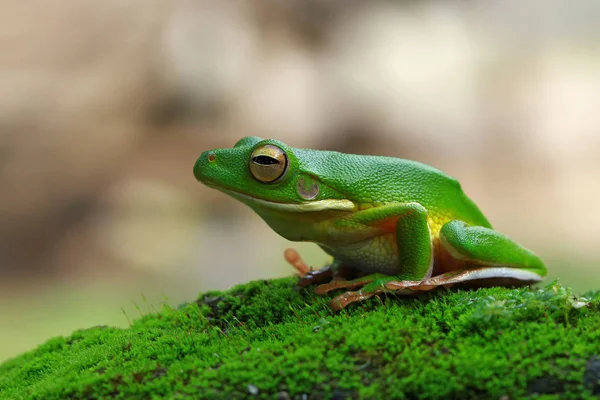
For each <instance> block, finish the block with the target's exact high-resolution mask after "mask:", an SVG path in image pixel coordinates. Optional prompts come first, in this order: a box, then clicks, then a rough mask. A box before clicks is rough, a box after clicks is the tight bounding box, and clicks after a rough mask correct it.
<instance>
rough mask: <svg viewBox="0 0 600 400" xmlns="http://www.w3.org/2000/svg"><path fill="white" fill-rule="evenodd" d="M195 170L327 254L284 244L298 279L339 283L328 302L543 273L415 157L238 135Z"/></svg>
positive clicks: (453, 185) (321, 286)
mask: <svg viewBox="0 0 600 400" xmlns="http://www.w3.org/2000/svg"><path fill="white" fill-rule="evenodd" d="M194 175H195V177H196V179H197V180H199V181H200V182H202V183H204V184H205V185H207V186H209V187H212V188H215V189H218V190H220V191H222V192H224V193H226V194H228V195H229V196H232V197H233V198H235V199H237V200H239V201H241V202H242V203H244V204H246V205H248V206H249V207H250V208H252V209H253V210H254V211H255V212H256V213H257V214H258V215H259V216H260V217H261V218H262V219H263V220H264V221H265V222H266V223H267V224H268V225H269V226H270V227H271V228H272V229H273V230H274V231H275V232H277V233H278V234H279V235H281V236H283V237H284V238H286V239H288V240H291V241H307V242H314V243H316V244H317V245H318V246H320V247H321V248H322V249H323V250H324V251H325V252H327V253H328V254H329V255H331V256H333V262H332V263H331V264H330V265H328V266H326V267H324V268H322V269H320V270H317V271H312V270H310V269H309V268H308V267H306V265H305V264H304V263H303V261H302V260H301V258H300V257H299V255H298V254H297V253H296V252H295V251H294V250H291V249H288V251H286V258H287V260H288V262H290V263H291V264H292V265H293V266H295V267H296V268H297V269H298V271H299V272H300V275H301V278H300V281H299V284H300V285H301V286H304V287H306V286H309V285H312V284H317V285H318V286H316V288H315V292H316V293H317V294H325V293H327V292H329V291H332V290H335V289H343V290H346V292H345V293H343V294H340V295H338V296H337V297H335V298H333V300H332V301H331V304H330V305H331V308H332V309H334V310H340V309H342V308H344V307H345V306H347V305H348V304H350V303H352V302H356V301H362V300H365V299H367V298H369V297H371V296H373V295H376V294H381V293H396V294H412V293H416V292H422V291H427V290H431V289H434V288H436V287H439V286H444V287H450V286H453V285H458V286H461V287H480V286H490V285H498V286H513V285H514V286H520V285H528V284H531V283H534V282H538V281H540V280H541V279H542V278H543V277H544V276H545V275H546V267H545V266H544V264H543V262H542V261H541V260H540V259H539V258H538V256H536V255H535V254H534V253H533V252H531V251H530V250H528V249H526V248H525V247H523V246H521V245H519V244H517V243H516V242H514V241H513V240H511V239H510V238H508V237H507V236H505V235H503V234H501V233H499V232H496V231H495V230H493V229H492V227H491V225H490V223H489V222H488V220H487V219H486V217H485V216H484V215H483V214H482V212H481V211H480V210H479V208H478V207H477V206H476V205H475V204H474V203H473V201H471V200H470V199H469V198H468V197H467V196H466V195H465V193H464V192H463V190H462V188H461V185H460V184H459V183H458V181H456V180H455V179H453V178H451V177H450V176H448V175H446V174H444V173H443V172H441V171H439V170H437V169H435V168H433V167H430V166H428V165H425V164H421V163H418V162H415V161H409V160H404V159H400V158H393V157H383V156H366V155H356V154H345V153H339V152H334V151H321V150H312V149H300V148H293V147H290V146H288V145H286V144H285V143H282V142H281V141H278V140H273V139H266V140H263V139H261V138H258V137H245V138H243V139H241V140H239V141H238V142H237V143H236V144H235V146H234V147H233V148H226V149H216V150H210V151H205V152H204V153H202V154H201V155H200V157H199V158H198V160H197V161H196V163H195V165H194Z"/></svg>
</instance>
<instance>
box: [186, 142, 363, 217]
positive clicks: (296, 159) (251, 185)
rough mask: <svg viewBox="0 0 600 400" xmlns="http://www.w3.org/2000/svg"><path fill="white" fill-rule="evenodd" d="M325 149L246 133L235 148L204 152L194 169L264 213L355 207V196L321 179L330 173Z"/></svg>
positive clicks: (197, 174) (208, 181) (201, 177)
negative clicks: (291, 144) (301, 146)
mask: <svg viewBox="0 0 600 400" xmlns="http://www.w3.org/2000/svg"><path fill="white" fill-rule="evenodd" d="M325 153H328V152H319V151H316V150H309V149H296V148H292V147H289V146H287V145H286V144H285V143H282V142H280V141H278V140H273V139H266V140H263V139H261V138H258V137H245V138H243V139H241V140H240V141H238V142H237V143H236V144H235V146H234V147H233V148H228V149H216V150H210V151H205V152H204V153H202V155H200V158H198V161H196V164H195V165H194V175H195V177H196V179H198V180H199V181H200V182H202V183H204V184H205V185H207V186H210V187H213V188H216V189H218V190H221V191H222V192H225V193H226V194H228V195H230V196H232V197H234V198H236V199H238V200H240V201H242V202H243V203H245V204H247V205H249V206H250V207H252V208H253V209H255V210H256V211H257V212H259V213H260V214H263V217H264V213H265V212H266V213H269V212H277V213H279V214H280V213H281V212H283V213H286V214H289V213H311V212H319V211H334V212H340V211H341V212H347V211H352V210H354V209H355V204H354V202H353V201H352V199H349V198H347V196H346V195H344V194H343V193H342V191H341V190H340V188H335V187H332V186H331V184H326V183H324V181H323V179H321V178H322V177H324V176H327V175H329V172H327V171H324V169H326V164H327V162H325V163H324V160H325V159H324V155H325ZM338 154H339V153H338Z"/></svg>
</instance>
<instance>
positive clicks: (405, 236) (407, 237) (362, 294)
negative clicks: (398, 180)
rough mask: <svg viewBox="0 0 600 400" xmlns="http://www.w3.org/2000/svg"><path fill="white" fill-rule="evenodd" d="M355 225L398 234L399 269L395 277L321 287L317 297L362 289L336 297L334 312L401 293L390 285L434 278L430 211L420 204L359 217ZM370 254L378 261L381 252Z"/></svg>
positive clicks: (377, 276)
mask: <svg viewBox="0 0 600 400" xmlns="http://www.w3.org/2000/svg"><path fill="white" fill-rule="evenodd" d="M352 223H353V224H357V223H358V224H364V225H368V226H371V227H379V228H380V230H381V232H380V234H390V233H392V234H394V236H395V238H396V245H397V247H398V251H397V254H398V260H397V266H398V268H397V269H396V270H395V271H394V275H387V274H383V273H376V274H371V275H366V276H363V277H361V278H358V279H354V280H349V281H336V280H333V281H331V282H330V283H327V284H323V285H319V286H317V288H316V289H315V293H317V294H324V293H327V292H329V291H331V290H334V289H355V288H359V287H362V289H360V290H358V291H355V292H346V293H343V294H341V295H339V296H337V297H335V298H334V299H333V300H332V301H331V304H330V306H331V308H332V309H334V310H339V309H342V308H344V307H345V306H347V305H348V304H350V303H352V302H356V301H362V300H365V299H367V298H369V297H372V296H374V295H376V294H380V293H386V292H395V291H397V290H398V289H399V288H398V289H396V288H388V287H387V286H386V284H387V283H388V282H396V281H398V280H402V281H404V282H414V283H415V284H417V283H418V282H420V281H421V280H422V279H424V278H428V277H429V276H430V275H431V272H432V269H433V249H432V243H431V233H430V231H429V225H428V223H427V210H426V209H425V208H424V207H423V206H421V205H420V204H418V203H406V204H403V203H400V204H390V205H387V206H383V207H378V208H372V209H369V210H365V211H363V212H361V213H358V214H356V215H355V216H354V217H353V220H352ZM382 250H383V249H381V251H382ZM370 251H372V252H373V253H372V254H369V257H371V258H377V257H378V254H377V251H380V249H379V248H377V247H373V248H372V249H371V250H370ZM408 291H409V292H410V291H411V290H408Z"/></svg>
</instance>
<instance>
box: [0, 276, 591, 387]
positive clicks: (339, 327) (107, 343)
mask: <svg viewBox="0 0 600 400" xmlns="http://www.w3.org/2000/svg"><path fill="white" fill-rule="evenodd" d="M329 299H330V297H327V296H325V297H320V296H315V295H314V294H312V293H311V292H310V291H307V290H303V289H302V290H301V289H298V288H296V287H295V279H293V278H288V279H280V280H273V281H259V282H251V283H248V284H245V285H240V286H237V287H235V288H233V289H232V290H230V291H227V292H210V293H206V294H204V295H202V296H201V297H200V298H199V299H198V301H197V302H194V303H190V304H185V305H182V306H180V307H179V309H173V308H168V307H165V309H164V310H162V311H161V312H159V313H156V314H152V315H147V316H145V317H143V318H141V319H140V320H138V321H135V322H134V323H133V325H132V326H131V327H129V328H128V329H116V328H110V327H96V328H92V329H87V330H83V331H77V332H75V333H73V335H72V336H70V337H65V338H63V337H60V338H55V339H52V340H50V341H48V342H47V343H45V344H43V345H42V346H40V347H38V348H37V349H35V350H33V351H31V352H28V353H26V354H23V355H21V356H20V357H17V358H14V359H12V360H9V361H7V362H5V363H4V364H2V365H0V398H1V399H88V398H164V397H167V398H176V399H178V398H188V397H189V398H194V399H196V398H211V399H212V398H215V399H218V398H223V399H230V398H232V399H237V398H247V397H252V396H255V397H258V398H281V399H286V398H303V395H307V397H306V396H305V397H304V398H340V399H341V398H422V399H433V398H457V399H466V398H494V399H498V398H501V397H502V396H508V398H525V397H528V396H529V397H538V398H542V397H543V398H561V399H562V398H573V399H579V398H585V397H592V396H593V395H598V394H600V381H599V379H600V292H596V293H588V294H587V295H586V297H585V298H582V297H575V296H573V295H571V293H570V292H569V290H568V289H566V288H564V287H562V286H560V285H559V284H556V283H554V284H551V285H548V286H547V287H546V288H544V289H541V290H530V289H502V288H491V289H480V290H477V291H439V292H437V293H434V294H426V295H424V296H420V297H417V298H409V299H407V298H396V297H393V296H389V297H381V298H379V299H378V298H375V299H372V300H369V301H366V302H364V303H362V304H358V305H351V306H350V307H348V309H346V310H344V311H342V312H340V313H333V312H331V311H330V310H329V308H328V306H327V303H328V301H329Z"/></svg>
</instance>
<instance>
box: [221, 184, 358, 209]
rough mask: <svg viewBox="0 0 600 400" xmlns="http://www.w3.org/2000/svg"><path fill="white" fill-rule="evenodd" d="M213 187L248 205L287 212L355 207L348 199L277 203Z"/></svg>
mask: <svg viewBox="0 0 600 400" xmlns="http://www.w3.org/2000/svg"><path fill="white" fill-rule="evenodd" d="M214 187H215V188H216V189H219V190H220V191H222V192H224V193H226V194H228V195H230V196H231V197H233V198H235V199H237V200H239V201H241V202H243V203H246V204H248V205H258V206H260V207H265V208H269V209H272V210H277V211H283V212H287V213H308V212H318V211H346V212H351V211H354V210H355V209H356V206H355V204H354V203H353V202H352V201H350V200H338V199H327V200H317V201H307V202H304V203H277V202H275V201H268V200H264V199H259V198H257V197H252V196H248V195H247V194H243V193H239V192H236V191H234V190H231V189H225V188H223V187H218V186H214Z"/></svg>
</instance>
